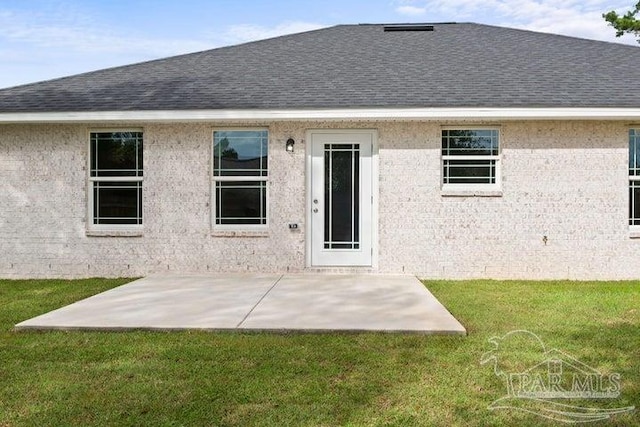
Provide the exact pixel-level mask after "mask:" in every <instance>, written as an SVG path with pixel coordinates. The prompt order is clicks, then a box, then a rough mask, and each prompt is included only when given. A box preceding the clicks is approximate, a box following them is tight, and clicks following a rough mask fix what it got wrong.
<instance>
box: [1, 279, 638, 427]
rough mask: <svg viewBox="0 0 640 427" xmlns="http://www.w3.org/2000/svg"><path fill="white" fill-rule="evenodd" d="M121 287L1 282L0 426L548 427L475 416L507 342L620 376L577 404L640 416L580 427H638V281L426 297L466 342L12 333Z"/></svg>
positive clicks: (519, 417)
mask: <svg viewBox="0 0 640 427" xmlns="http://www.w3.org/2000/svg"><path fill="white" fill-rule="evenodd" d="M126 281H127V280H126V279H118V280H106V279H91V280H78V281H59V280H32V281H6V280H5V281H2V280H0V426H2V427H5V426H14V425H15V426H22V425H29V426H31V425H83V426H84V425H131V426H133V425H135V426H144V425H152V426H182V425H185V426H187V425H188V426H192V425H203V426H205V425H206V426H211V425H278V426H284V425H296V426H317V425H325V426H335V425H351V426H364V425H398V426H407V425H408V426H411V425H424V426H455V425H460V426H462V425H464V426H485V425H498V426H500V425H505V426H506V425H524V426H527V425H531V426H533V425H555V424H553V423H551V422H546V421H545V420H544V419H542V418H540V417H537V416H535V415H530V414H529V415H528V414H525V413H522V412H509V411H490V410H488V409H487V405H489V404H490V403H491V402H493V401H494V400H496V399H498V398H499V397H502V396H503V395H504V394H505V386H504V384H503V382H502V380H501V379H499V378H498V377H496V376H495V374H494V372H493V369H492V368H491V367H490V366H487V365H484V366H481V365H480V363H479V362H480V359H481V357H482V355H483V353H485V352H486V351H488V350H490V349H491V345H490V344H489V343H488V342H487V340H488V339H489V338H490V337H492V336H502V335H504V334H506V333H507V332H509V331H512V330H516V329H526V330H529V331H531V332H534V333H536V334H537V335H538V336H540V338H541V339H542V340H543V341H544V342H545V344H547V347H549V348H552V347H555V348H558V349H561V350H562V351H564V352H566V353H568V354H570V355H571V356H573V357H575V358H576V359H578V360H580V361H581V362H583V363H585V364H587V365H589V366H591V367H593V368H596V369H598V370H599V371H601V372H603V373H611V372H617V373H620V374H621V376H622V380H621V395H620V397H619V398H617V399H602V400H598V401H589V402H587V404H588V405H591V406H597V407H600V408H607V407H609V408H614V407H623V406H636V407H638V409H636V410H635V411H633V412H631V413H626V414H621V415H617V416H615V417H614V418H612V419H611V420H609V421H607V422H605V423H599V424H594V425H617V426H627V425H628V426H631V425H640V311H639V310H640V283H638V282H518V281H507V282H505V281H465V282H447V281H430V282H426V285H427V286H428V288H429V289H430V290H431V291H432V292H433V293H434V294H435V295H436V296H437V297H438V298H439V299H440V301H441V302H443V303H444V304H445V305H446V306H447V307H448V308H449V310H450V311H451V312H452V313H453V314H454V315H455V316H456V317H457V318H458V319H459V320H460V321H461V322H462V323H463V324H464V325H465V326H466V327H467V330H468V332H469V336H467V337H460V336H418V335H396V334H383V333H363V334H318V335H315V334H294V333H292V334H268V333H208V332H143V331H137V332H126V333H122V332H120V333H116V332H113V333H111V332H77V331H76V332H60V331H58V332H14V331H13V330H12V328H13V325H14V324H16V323H18V322H20V321H22V320H25V319H27V318H30V317H33V316H35V315H38V314H41V313H44V312H47V311H49V310H51V309H54V308H57V307H60V306H62V305H64V304H67V303H70V302H72V301H76V300H78V299H81V298H84V297H86V296H89V295H92V294H95V293H97V292H100V291H103V290H106V289H109V288H112V287H114V286H117V285H120V284H122V283H125V282H126ZM524 356H525V357H527V355H526V354H525V355H524ZM529 356H531V355H530V354H529Z"/></svg>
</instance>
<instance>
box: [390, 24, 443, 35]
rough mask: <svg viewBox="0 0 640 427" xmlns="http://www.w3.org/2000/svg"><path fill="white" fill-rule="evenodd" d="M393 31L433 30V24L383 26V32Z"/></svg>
mask: <svg viewBox="0 0 640 427" xmlns="http://www.w3.org/2000/svg"><path fill="white" fill-rule="evenodd" d="M395 31H433V25H425V24H391V25H385V26H384V32H385V33H387V32H395Z"/></svg>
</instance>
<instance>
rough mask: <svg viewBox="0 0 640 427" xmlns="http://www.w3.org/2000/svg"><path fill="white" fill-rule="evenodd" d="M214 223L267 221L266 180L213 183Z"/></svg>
mask: <svg viewBox="0 0 640 427" xmlns="http://www.w3.org/2000/svg"><path fill="white" fill-rule="evenodd" d="M215 193H216V224H218V225H222V224H254V225H264V224H266V223H267V211H266V206H267V183H266V181H246V182H225V181H218V182H216V184H215Z"/></svg>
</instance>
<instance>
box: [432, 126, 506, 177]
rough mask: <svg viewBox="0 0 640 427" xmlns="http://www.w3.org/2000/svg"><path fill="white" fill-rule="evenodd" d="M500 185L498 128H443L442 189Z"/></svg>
mask: <svg viewBox="0 0 640 427" xmlns="http://www.w3.org/2000/svg"><path fill="white" fill-rule="evenodd" d="M499 185H500V132H499V130H498V129H467V128H446V129H443V130H442V187H443V189H447V188H449V189H483V188H484V189H496V188H498V187H499Z"/></svg>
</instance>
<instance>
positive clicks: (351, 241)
mask: <svg viewBox="0 0 640 427" xmlns="http://www.w3.org/2000/svg"><path fill="white" fill-rule="evenodd" d="M372 145H373V135H372V134H371V133H339V132H336V133H324V132H322V133H320V132H319V133H312V134H311V151H312V153H311V197H310V199H311V203H310V204H311V206H310V209H311V265H313V266H370V265H371V260H372V250H371V248H372V247H371V231H372V228H371V227H372V224H371V214H372V193H371V151H372Z"/></svg>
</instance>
